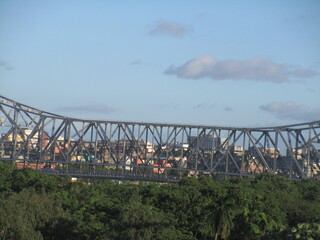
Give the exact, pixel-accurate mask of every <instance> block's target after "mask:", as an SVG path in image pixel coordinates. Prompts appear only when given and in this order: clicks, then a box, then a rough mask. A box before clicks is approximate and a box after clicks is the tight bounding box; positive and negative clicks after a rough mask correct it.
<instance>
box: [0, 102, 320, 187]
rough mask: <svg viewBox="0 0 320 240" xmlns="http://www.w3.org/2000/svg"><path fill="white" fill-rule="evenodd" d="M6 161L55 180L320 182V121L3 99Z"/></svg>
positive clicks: (1, 144)
mask: <svg viewBox="0 0 320 240" xmlns="http://www.w3.org/2000/svg"><path fill="white" fill-rule="evenodd" d="M0 134H1V137H0V161H10V162H11V163H14V164H16V165H17V166H18V167H20V168H21V167H31V168H36V169H39V170H40V171H42V172H45V173H48V174H60V175H67V174H68V175H70V174H71V175H72V176H75V177H97V178H98V177H105V178H112V179H122V180H125V179H127V180H148V181H161V182H162V181H163V182H175V181H179V180H180V178H181V177H183V176H201V175H211V176H213V175H214V176H217V175H230V176H235V177H239V176H240V177H241V176H254V175H255V174H259V173H263V172H267V173H274V174H280V175H283V176H286V177H288V178H293V179H295V178H296V179H301V178H319V177H320V152H319V149H320V120H316V121H312V122H306V123H298V124H291V125H285V126H269V127H257V128H245V127H223V126H203V125H184V124H169V123H147V122H119V121H101V120H86V119H76V118H70V117H65V116H61V115H58V114H54V113H49V112H46V111H42V110H39V109H36V108H33V107H31V106H28V105H25V104H22V103H19V102H16V101H14V100H11V99H9V98H6V97H3V96H0Z"/></svg>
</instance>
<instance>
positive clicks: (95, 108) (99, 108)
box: [58, 104, 115, 114]
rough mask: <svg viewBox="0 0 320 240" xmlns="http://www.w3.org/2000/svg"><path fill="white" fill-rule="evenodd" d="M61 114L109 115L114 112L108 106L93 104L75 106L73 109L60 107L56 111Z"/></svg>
mask: <svg viewBox="0 0 320 240" xmlns="http://www.w3.org/2000/svg"><path fill="white" fill-rule="evenodd" d="M58 110H59V111H62V112H91V113H92V112H94V113H105V114H109V113H112V112H114V111H115V110H114V109H113V108H111V107H109V106H106V105H104V104H93V105H85V106H75V107H67V106H65V107H61V108H59V109H58Z"/></svg>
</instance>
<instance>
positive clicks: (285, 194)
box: [0, 164, 320, 240]
mask: <svg viewBox="0 0 320 240" xmlns="http://www.w3.org/2000/svg"><path fill="white" fill-rule="evenodd" d="M0 239H21V240H24V239H70V240H73V239H90V240H91V239H115V240H118V239H119V240H123V239H134V240H139V239H141V240H145V239H159V240H160V239H176V240H180V239H184V240H193V239H215V240H218V239H219V240H220V239H230V240H239V239H244V240H246V239H248V240H250V239H254V240H256V239H258V240H259V239H261V240H269V239H270V240H271V239H272V240H273V239H281V240H282V239H287V240H292V239H308V240H312V239H320V182H319V181H313V180H301V181H290V180H286V179H285V178H283V177H280V176H277V175H269V174H262V175H259V176H257V177H256V178H251V179H249V178H246V179H229V180H226V181H223V182H218V181H215V180H213V179H212V178H208V177H204V178H200V179H195V178H185V179H183V180H181V181H180V183H178V184H156V183H143V182H141V183H139V184H133V183H123V184H115V183H114V182H112V181H110V180H79V181H77V182H71V181H70V178H64V177H58V176H50V175H45V174H42V173H40V172H38V171H36V170H32V169H28V168H25V169H16V168H15V167H13V166H11V165H8V164H0Z"/></svg>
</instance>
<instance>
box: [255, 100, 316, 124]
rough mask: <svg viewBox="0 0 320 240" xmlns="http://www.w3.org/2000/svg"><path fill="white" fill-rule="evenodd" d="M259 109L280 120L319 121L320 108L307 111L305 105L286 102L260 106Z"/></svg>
mask: <svg viewBox="0 0 320 240" xmlns="http://www.w3.org/2000/svg"><path fill="white" fill-rule="evenodd" d="M260 109H261V110H263V111H267V112H270V113H272V114H274V115H275V116H276V117H277V118H280V119H291V120H299V121H301V120H302V121H314V120H319V119H320V108H314V109H309V108H307V107H306V106H305V105H299V104H295V103H294V102H292V101H288V102H271V103H269V104H266V105H261V106H260Z"/></svg>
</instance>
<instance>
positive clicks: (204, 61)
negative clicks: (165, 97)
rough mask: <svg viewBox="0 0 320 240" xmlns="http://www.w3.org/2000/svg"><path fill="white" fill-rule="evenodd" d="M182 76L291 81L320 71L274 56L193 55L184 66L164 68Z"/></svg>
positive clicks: (190, 77)
mask: <svg viewBox="0 0 320 240" xmlns="http://www.w3.org/2000/svg"><path fill="white" fill-rule="evenodd" d="M164 73H165V74H169V75H176V76H178V77H180V78H189V79H200V78H211V79H213V80H226V79H232V80H252V81H270V82H276V83H281V82H288V81H290V78H291V77H294V78H310V77H313V76H315V75H316V74H317V73H316V72H315V71H312V70H310V69H302V68H293V67H290V66H288V65H287V64H279V63H275V62H273V61H272V60H270V59H267V58H262V57H256V58H252V59H248V60H233V59H230V60H222V61H219V60H216V59H214V58H213V57H211V56H200V57H197V58H193V59H191V60H189V61H187V62H186V63H184V64H182V65H181V66H178V67H176V66H170V67H169V68H167V69H166V70H165V72H164Z"/></svg>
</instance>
